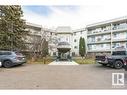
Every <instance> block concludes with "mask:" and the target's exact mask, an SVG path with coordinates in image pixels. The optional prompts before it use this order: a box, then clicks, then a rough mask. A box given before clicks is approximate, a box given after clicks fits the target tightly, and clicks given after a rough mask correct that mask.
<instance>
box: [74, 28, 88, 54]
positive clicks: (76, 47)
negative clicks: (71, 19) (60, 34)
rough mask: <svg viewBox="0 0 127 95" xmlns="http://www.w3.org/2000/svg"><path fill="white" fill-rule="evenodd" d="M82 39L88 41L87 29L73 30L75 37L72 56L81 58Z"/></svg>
mask: <svg viewBox="0 0 127 95" xmlns="http://www.w3.org/2000/svg"><path fill="white" fill-rule="evenodd" d="M80 37H82V38H84V39H85V41H87V39H86V38H87V35H86V29H85V28H82V29H77V30H73V37H72V45H73V46H72V51H73V52H72V55H74V56H79V40H80Z"/></svg>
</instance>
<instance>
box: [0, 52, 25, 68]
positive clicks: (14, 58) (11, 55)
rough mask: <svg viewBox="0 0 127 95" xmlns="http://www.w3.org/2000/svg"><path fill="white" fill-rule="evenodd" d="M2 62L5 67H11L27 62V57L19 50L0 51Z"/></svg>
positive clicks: (0, 60)
mask: <svg viewBox="0 0 127 95" xmlns="http://www.w3.org/2000/svg"><path fill="white" fill-rule="evenodd" d="M0 62H1V65H2V66H3V67H5V68H9V67H12V66H15V65H21V64H23V63H26V58H25V56H24V55H23V54H21V53H19V52H17V51H0Z"/></svg>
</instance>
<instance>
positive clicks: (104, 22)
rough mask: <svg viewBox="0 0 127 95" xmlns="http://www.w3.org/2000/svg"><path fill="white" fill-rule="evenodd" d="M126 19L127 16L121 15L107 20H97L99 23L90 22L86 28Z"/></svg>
mask: <svg viewBox="0 0 127 95" xmlns="http://www.w3.org/2000/svg"><path fill="white" fill-rule="evenodd" d="M125 20H127V16H124V17H119V18H115V19H110V20H107V21H102V22H97V23H93V24H89V25H87V26H86V28H90V27H95V26H100V25H106V24H110V23H115V22H119V21H125Z"/></svg>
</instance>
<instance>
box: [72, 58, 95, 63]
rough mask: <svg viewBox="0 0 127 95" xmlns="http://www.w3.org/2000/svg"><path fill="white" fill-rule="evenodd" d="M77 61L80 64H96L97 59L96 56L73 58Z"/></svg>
mask: <svg viewBox="0 0 127 95" xmlns="http://www.w3.org/2000/svg"><path fill="white" fill-rule="evenodd" d="M73 60H74V61H75V62H77V63H78V64H95V59H94V58H85V59H82V58H74V59H73Z"/></svg>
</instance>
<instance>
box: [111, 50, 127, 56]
mask: <svg viewBox="0 0 127 95" xmlns="http://www.w3.org/2000/svg"><path fill="white" fill-rule="evenodd" d="M112 55H126V51H114V52H113V53H112Z"/></svg>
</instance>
